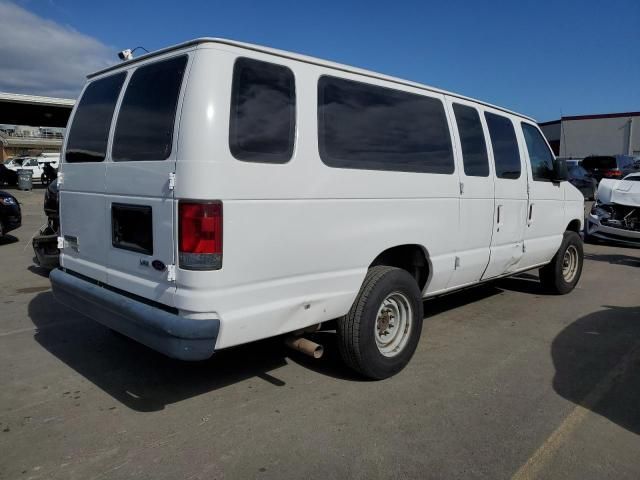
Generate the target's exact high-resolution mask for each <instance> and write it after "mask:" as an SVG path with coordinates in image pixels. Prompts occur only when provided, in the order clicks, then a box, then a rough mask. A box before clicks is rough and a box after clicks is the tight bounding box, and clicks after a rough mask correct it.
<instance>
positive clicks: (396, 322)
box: [338, 266, 423, 380]
mask: <svg viewBox="0 0 640 480" xmlns="http://www.w3.org/2000/svg"><path fill="white" fill-rule="evenodd" d="M422 317H423V309H422V297H421V294H420V289H419V288H418V284H417V283H416V281H415V279H414V278H413V277H412V276H411V275H410V274H409V273H408V272H406V271H405V270H402V269H400V268H395V267H388V266H376V267H373V268H371V269H369V271H368V272H367V275H366V277H365V279H364V282H363V283H362V287H361V289H360V293H359V294H358V296H357V297H356V300H355V301H354V303H353V306H352V307H351V310H349V313H348V314H347V315H346V316H344V317H342V318H341V319H340V320H339V321H338V345H339V348H340V355H341V357H342V359H343V360H344V362H345V363H346V364H347V365H348V366H349V367H351V368H353V369H354V370H356V371H357V372H359V373H361V374H362V375H364V376H366V377H369V378H372V379H375V380H381V379H383V378H388V377H391V376H393V375H395V374H396V373H398V372H399V371H400V370H402V369H403V368H404V367H405V365H406V364H407V363H409V360H411V357H412V356H413V354H414V352H415V350H416V347H417V346H418V340H419V339H420V333H421V332H422Z"/></svg>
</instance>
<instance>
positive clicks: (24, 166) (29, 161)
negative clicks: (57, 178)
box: [5, 156, 59, 185]
mask: <svg viewBox="0 0 640 480" xmlns="http://www.w3.org/2000/svg"><path fill="white" fill-rule="evenodd" d="M58 160H59V157H58V158H56V157H48V156H39V157H27V158H24V159H21V162H14V163H12V164H11V165H9V166H8V168H9V169H10V170H13V171H15V172H17V171H18V170H31V176H32V178H33V181H34V182H41V183H42V184H45V185H46V184H48V183H49V182H50V181H51V180H53V178H51V175H52V174H50V175H45V171H47V170H49V171H51V170H50V169H48V168H45V166H46V165H49V166H51V167H53V169H54V170H55V169H56V167H57V166H58ZM5 165H6V164H5Z"/></svg>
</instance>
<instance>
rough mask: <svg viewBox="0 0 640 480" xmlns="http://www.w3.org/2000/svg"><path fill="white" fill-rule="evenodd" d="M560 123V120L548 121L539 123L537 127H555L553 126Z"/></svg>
mask: <svg viewBox="0 0 640 480" xmlns="http://www.w3.org/2000/svg"><path fill="white" fill-rule="evenodd" d="M561 121H562V120H550V121H548V122H541V123H539V124H538V125H539V126H541V127H546V126H547V125H555V124H558V123H560V122H561Z"/></svg>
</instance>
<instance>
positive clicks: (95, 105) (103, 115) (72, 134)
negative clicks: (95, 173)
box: [65, 72, 126, 163]
mask: <svg viewBox="0 0 640 480" xmlns="http://www.w3.org/2000/svg"><path fill="white" fill-rule="evenodd" d="M125 77H126V73H124V72H122V73H118V74H116V75H111V76H110V77H106V78H102V79H100V80H95V81H93V82H91V83H90V84H89V85H88V86H87V88H86V89H85V91H84V93H83V94H82V98H81V99H80V102H79V103H78V108H77V109H76V113H75V115H74V116H73V123H72V124H71V128H70V129H69V139H68V140H67V150H66V153H65V160H66V161H67V162H69V163H73V162H102V161H103V160H104V157H105V155H106V154H107V141H108V140H109V129H110V127H111V119H112V117H113V111H114V110H115V108H116V102H117V101H118V96H119V95H120V89H121V88H122V84H123V83H124V79H125Z"/></svg>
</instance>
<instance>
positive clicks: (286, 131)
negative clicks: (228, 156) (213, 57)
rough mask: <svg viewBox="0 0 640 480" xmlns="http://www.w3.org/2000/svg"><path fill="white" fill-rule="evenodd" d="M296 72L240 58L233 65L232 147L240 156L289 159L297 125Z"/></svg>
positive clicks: (261, 159)
mask: <svg viewBox="0 0 640 480" xmlns="http://www.w3.org/2000/svg"><path fill="white" fill-rule="evenodd" d="M295 103H296V90H295V80H294V77H293V72H292V71H291V70H290V69H289V68H287V67H285V66H282V65H276V64H274V63H268V62H261V61H258V60H252V59H250V58H239V59H238V60H236V63H235V65H234V67H233V85H232V87H231V118H230V120H229V149H230V150H231V153H232V155H233V156H234V157H235V158H237V159H238V160H244V161H247V162H262V163H286V162H288V161H289V160H290V159H291V156H292V155H293V145H294V138H295V128H296V109H295Z"/></svg>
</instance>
